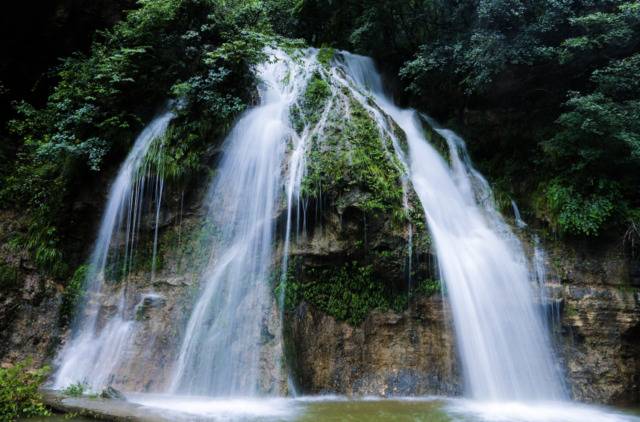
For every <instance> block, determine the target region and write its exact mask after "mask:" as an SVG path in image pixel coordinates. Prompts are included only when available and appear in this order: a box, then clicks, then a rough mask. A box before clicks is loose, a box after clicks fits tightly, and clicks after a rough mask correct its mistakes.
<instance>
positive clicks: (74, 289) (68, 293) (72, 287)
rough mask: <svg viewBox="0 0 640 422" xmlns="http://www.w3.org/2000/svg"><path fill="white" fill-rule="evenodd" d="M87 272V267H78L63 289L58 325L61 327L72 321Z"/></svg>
mask: <svg viewBox="0 0 640 422" xmlns="http://www.w3.org/2000/svg"><path fill="white" fill-rule="evenodd" d="M88 271H89V266H88V265H81V266H79V267H78V268H77V269H76V271H75V272H74V274H73V277H71V279H70V280H69V281H68V282H67V285H66V286H65V288H64V292H63V293H62V305H61V306H60V324H61V325H62V326H65V325H67V324H69V323H70V322H71V320H72V319H73V316H74V313H75V310H76V305H77V304H78V301H79V300H80V298H81V297H82V292H83V286H84V280H85V279H86V277H87V273H88Z"/></svg>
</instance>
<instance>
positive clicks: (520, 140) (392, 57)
mask: <svg viewBox="0 0 640 422" xmlns="http://www.w3.org/2000/svg"><path fill="white" fill-rule="evenodd" d="M272 3H275V4H277V5H279V8H278V7H275V6H272V9H275V10H278V12H279V13H280V15H279V16H280V17H279V21H280V22H287V25H288V29H287V31H288V34H289V35H296V36H303V37H304V38H306V39H307V40H309V41H310V42H312V43H315V44H325V45H328V46H332V47H338V48H346V49H349V50H355V51H357V52H361V53H364V54H369V55H372V56H374V57H375V58H377V59H378V60H379V61H380V63H381V64H382V65H383V67H384V68H385V69H387V70H390V71H392V72H397V74H398V75H399V76H400V77H401V83H402V85H403V86H404V89H405V92H406V97H407V98H406V99H407V100H409V101H411V102H412V103H413V104H414V105H415V106H417V107H419V108H422V109H423V110H426V111H428V112H429V113H431V114H432V115H434V116H435V117H438V118H439V119H441V120H449V121H448V124H449V125H451V126H454V127H456V128H457V129H458V130H459V131H461V132H462V133H463V135H465V137H466V139H467V141H468V145H469V148H470V151H471V153H472V156H473V158H474V160H475V161H476V163H478V164H479V166H480V167H481V170H482V171H483V172H484V173H486V174H488V176H489V178H490V180H492V182H493V183H494V184H495V185H496V186H499V187H500V188H501V189H502V190H503V194H504V195H503V196H504V197H511V198H513V197H515V198H517V199H518V202H519V203H520V205H521V208H522V209H523V211H524V212H525V214H527V215H526V216H525V217H527V218H529V219H531V218H532V217H533V216H534V215H536V216H538V217H539V218H540V219H542V220H543V221H546V222H547V223H548V225H549V227H550V228H551V229H552V230H553V231H555V232H557V233H559V234H562V235H566V236H582V237H596V236H599V235H601V234H602V233H604V232H605V231H607V230H614V231H615V232H617V233H624V232H625V231H626V232H629V228H631V227H637V226H638V221H637V219H636V216H637V215H638V213H637V212H636V210H637V209H638V207H639V206H640V195H639V194H638V192H640V189H639V186H640V173H639V172H638V171H636V169H637V168H638V165H639V164H640V155H639V154H638V146H639V145H640V128H639V126H638V122H639V121H640V120H639V119H638V113H640V102H639V101H640V85H639V84H638V78H637V75H638V73H639V68H638V61H639V59H638V54H640V47H639V45H638V43H637V40H638V38H639V37H640V5H639V4H638V2H637V1H629V0H612V1H606V2H594V1H591V0H579V1H574V2H558V1H542V2H539V1H531V0H500V1H494V0H481V1H477V2H453V3H451V2H444V1H438V0H424V1H392V0H382V1H377V2H361V1H356V0H347V1H343V2H339V3H335V2H332V1H330V0H301V1H299V2H294V1H292V0H280V1H274V2H272ZM286 13H289V16H288V17H283V14H284V15H286ZM462 122H464V124H462ZM532 192H534V194H533V195H532ZM631 231H632V232H633V230H631Z"/></svg>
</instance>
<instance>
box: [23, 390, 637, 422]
mask: <svg viewBox="0 0 640 422" xmlns="http://www.w3.org/2000/svg"><path fill="white" fill-rule="evenodd" d="M127 399H128V400H127V401H126V402H125V401H114V400H102V399H91V398H67V399H64V400H63V402H64V404H65V405H67V406H69V407H70V408H71V409H72V410H73V409H74V408H75V409H89V410H91V411H93V412H97V413H101V414H103V415H112V416H118V417H120V418H123V417H126V418H131V420H138V421H143V422H156V421H157V422H164V421H198V422H200V421H203V422H204V421H225V422H226V421H243V422H244V421H247V422H311V421H314V422H315V421H317V422H334V421H335V422H337V421H349V422H382V421H398V422H400V421H407V422H408V421H413V422H422V421H424V422H449V421H456V422H640V416H639V415H640V414H639V413H638V412H634V411H631V410H624V409H617V408H612V407H603V406H590V405H583V404H577V403H567V402H559V403H537V404H525V403H486V402H474V401H471V400H464V399H450V398H438V397H436V398H423V399H415V398H406V399H394V400H383V399H378V398H364V399H360V400H349V399H346V398H343V397H337V396H321V397H303V398H298V399H284V398H282V399H278V398H276V399H260V400H256V399H211V398H205V397H181V396H167V395H152V394H130V395H127ZM69 420H70V421H75V422H87V421H89V420H90V419H86V418H82V417H69V416H66V417H65V416H54V417H51V418H44V419H30V420H29V421H30V422H58V421H69Z"/></svg>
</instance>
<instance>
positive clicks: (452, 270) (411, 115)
mask: <svg viewBox="0 0 640 422" xmlns="http://www.w3.org/2000/svg"><path fill="white" fill-rule="evenodd" d="M340 70H341V71H342V72H344V73H345V74H346V76H347V79H348V86H350V87H351V89H353V90H354V91H357V92H356V97H357V98H358V97H359V98H360V101H362V102H363V105H366V103H365V100H364V99H363V95H370V96H371V97H372V99H373V101H374V102H375V104H376V106H377V107H378V108H379V109H380V110H382V111H383V112H384V114H386V115H387V116H388V117H389V118H391V119H393V121H394V122H395V123H396V124H397V125H398V126H399V127H400V128H401V129H402V131H403V132H404V134H405V136H406V140H407V144H408V154H407V156H406V158H405V156H404V154H399V156H400V157H401V158H404V159H405V162H406V164H407V167H408V168H409V172H410V178H411V181H412V184H413V187H414V189H415V191H416V193H417V194H418V197H419V198H420V202H421V203H422V206H423V208H424V210H425V213H426V216H425V217H426V221H427V224H428V227H429V231H430V232H431V235H432V237H433V240H434V243H435V249H436V254H437V257H438V265H439V269H440V273H441V278H442V279H443V281H444V282H445V284H446V288H447V297H448V300H449V301H450V303H451V308H452V312H453V320H454V325H455V331H456V336H457V339H458V341H457V344H458V348H459V353H460V357H461V361H462V365H463V371H464V378H465V382H466V384H467V390H468V393H469V395H470V396H471V397H473V398H475V399H483V400H534V401H536V400H559V399H564V398H565V393H564V390H563V385H562V382H561V377H560V374H559V373H558V369H557V368H556V365H555V363H554V358H553V356H552V348H551V345H550V339H549V335H548V332H547V329H546V326H545V323H544V319H543V315H542V314H541V312H540V309H539V307H536V305H535V303H534V297H535V296H534V292H533V290H532V286H531V283H530V279H531V278H530V276H529V270H528V262H527V258H526V256H525V254H524V252H523V250H522V247H521V245H520V243H519V242H518V240H517V239H516V237H515V236H514V235H513V234H512V233H511V231H510V229H509V227H508V226H507V225H506V224H505V223H504V221H503V220H502V218H501V216H500V215H499V214H498V212H497V211H495V208H494V205H493V201H492V194H491V189H490V188H489V185H488V183H487V182H486V181H485V180H484V178H483V177H482V176H481V175H480V174H479V173H478V172H477V171H475V170H474V169H473V167H472V166H471V163H470V161H469V159H468V156H467V154H466V150H465V147H464V143H463V141H462V140H461V139H460V138H459V137H457V136H456V135H455V133H453V132H451V131H449V130H447V129H442V128H438V127H434V129H435V130H436V131H437V132H438V133H439V134H440V136H442V137H443V138H444V139H445V140H446V142H447V143H448V146H449V155H450V162H451V164H450V165H448V164H447V162H446V161H445V160H444V159H443V157H441V156H440V154H439V153H438V152H437V151H436V150H435V149H434V148H433V147H432V146H431V145H430V144H429V142H428V141H427V139H426V138H425V133H424V131H423V128H422V122H421V116H419V115H418V113H416V112H415V111H414V110H411V109H400V108H398V107H397V106H395V105H394V104H393V102H392V100H391V99H390V97H388V96H387V95H386V94H385V92H384V89H383V86H382V82H381V78H380V75H379V74H378V72H377V71H376V69H375V67H374V65H373V62H372V61H371V59H369V58H366V57H362V56H357V55H353V54H349V53H346V52H345V53H342V54H341V66H340ZM358 93H359V94H360V96H357V94H358ZM370 108H371V107H370ZM384 114H383V113H375V114H374V117H375V118H376V120H377V121H378V124H379V125H380V126H381V127H388V126H389V125H388V123H387V122H386V120H385V119H386V116H384Z"/></svg>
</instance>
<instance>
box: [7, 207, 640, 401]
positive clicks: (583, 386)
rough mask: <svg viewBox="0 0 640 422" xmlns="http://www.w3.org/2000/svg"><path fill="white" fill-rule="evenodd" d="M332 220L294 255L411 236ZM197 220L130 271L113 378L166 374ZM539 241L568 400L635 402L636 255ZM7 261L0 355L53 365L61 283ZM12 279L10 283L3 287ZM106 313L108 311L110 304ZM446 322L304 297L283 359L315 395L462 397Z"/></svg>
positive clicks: (394, 266)
mask: <svg viewBox="0 0 640 422" xmlns="http://www.w3.org/2000/svg"><path fill="white" fill-rule="evenodd" d="M347 214H349V213H347ZM352 215H356V216H358V214H357V213H353V214H352ZM338 217H339V216H338V215H337V214H335V215H333V217H332V216H331V213H328V212H327V218H326V219H325V223H324V225H323V226H322V228H321V227H320V226H317V227H316V229H315V230H312V231H310V233H309V234H308V235H307V237H306V240H305V241H303V242H300V243H299V244H298V245H297V246H296V247H294V248H292V261H296V259H297V260H298V264H297V265H298V266H299V267H300V268H301V269H303V268H307V269H308V268H315V269H316V270H319V269H322V268H328V267H330V266H340V265H342V264H343V263H344V262H345V261H347V262H348V261H349V260H352V259H355V260H357V261H358V262H364V261H363V260H364V259H365V258H367V254H369V253H374V252H373V251H376V250H378V251H379V250H380V248H382V250H388V251H391V252H388V253H384V254H382V256H383V257H384V256H395V255H394V251H395V252H397V249H396V248H400V247H401V245H403V243H402V242H403V241H404V240H406V239H404V237H403V236H405V235H406V232H404V231H403V230H400V231H397V230H396V231H394V230H390V229H389V228H388V227H387V226H385V224H377V223H376V224H374V225H373V226H367V228H368V234H369V237H368V243H367V245H366V246H365V245H361V244H359V243H358V241H357V239H358V238H359V237H360V236H362V235H363V231H362V230H364V226H363V225H362V220H361V219H360V218H359V217H358V218H356V219H355V220H354V219H350V218H348V215H347V216H345V215H343V216H342V219H340V218H338ZM200 219H201V214H200V212H199V211H197V209H195V210H190V209H188V208H185V211H184V215H182V216H181V217H180V216H178V215H177V214H173V215H171V214H169V215H168V216H167V217H166V219H165V226H164V228H163V236H162V238H161V239H162V240H163V241H166V242H165V246H163V249H162V254H163V257H164V258H163V259H164V263H163V266H162V269H161V270H160V272H159V273H158V275H157V277H156V279H155V280H154V281H153V282H152V281H151V280H150V277H149V274H148V272H147V271H146V270H140V271H139V272H137V273H134V274H132V279H133V280H134V283H135V284H136V285H137V286H138V289H136V291H135V292H133V293H132V294H134V295H137V298H136V300H135V301H134V302H136V303H138V306H137V307H136V308H135V309H134V308H132V309H131V312H135V313H136V314H137V318H138V320H139V322H140V324H141V325H142V329H141V330H140V331H139V332H138V333H139V334H138V335H139V337H138V338H137V339H136V340H135V344H136V347H135V350H136V353H137V357H136V359H134V361H135V362H137V363H136V365H135V367H132V368H129V369H128V370H126V371H123V373H122V374H121V376H120V377H119V378H117V379H116V380H114V381H115V384H116V385H120V386H127V387H129V388H135V389H142V390H151V391H153V390H157V389H160V388H162V386H163V382H165V381H166V375H167V374H166V371H167V370H168V369H169V367H170V364H169V363H170V362H171V359H172V358H173V356H174V353H175V352H174V351H175V347H176V345H177V344H178V339H179V330H180V327H181V326H182V325H184V322H185V318H186V315H188V311H189V309H190V298H191V295H192V294H193V292H194V291H195V288H196V285H197V281H196V278H195V277H196V276H195V275H194V274H193V273H192V272H189V271H187V272H185V271H184V270H185V268H189V264H188V263H187V261H185V259H187V255H188V256H189V259H194V254H197V251H198V248H199V246H198V242H199V239H200V238H201V237H200V236H203V235H204V234H203V232H202V227H201V226H200V225H199V224H200V223H199V222H200ZM14 221H15V216H11V215H7V214H3V216H2V222H3V223H2V234H3V236H4V238H5V239H6V236H7V234H8V233H10V232H11V231H12V230H15V229H16V228H15V224H16V223H15V222H14ZM374 227H376V228H375V229H374ZM179 231H180V232H181V235H180V236H181V239H180V240H178V232H179ZM402 247H404V246H402ZM545 248H546V251H547V267H548V269H549V273H548V278H547V282H548V287H549V290H550V291H551V292H552V296H553V297H554V298H555V299H556V300H558V301H559V303H560V321H559V322H560V323H559V325H557V326H556V328H555V331H556V342H557V347H558V353H559V355H560V356H561V358H562V360H563V365H564V367H565V370H566V376H567V380H568V384H569V388H570V391H571V393H572V395H573V396H574V397H575V398H576V399H578V400H581V401H590V402H601V403H634V402H637V401H638V399H639V398H640V397H639V392H640V388H639V384H638V383H639V379H640V378H639V377H640V364H639V363H640V362H639V360H640V291H639V286H640V277H639V271H638V261H637V260H632V259H629V258H628V256H627V255H626V254H625V251H624V250H623V247H622V244H621V243H620V242H618V241H611V242H610V243H608V244H601V245H599V246H598V247H588V246H585V245H576V244H568V243H564V242H557V241H556V242H553V241H550V242H547V243H546V244H545ZM398 256H402V255H401V254H400V255H398ZM369 258H371V256H369ZM374 258H375V256H374ZM2 259H3V283H5V284H3V292H2V300H1V301H0V323H1V324H2V329H1V330H0V335H1V336H2V337H1V338H0V360H1V361H2V362H5V363H6V362H13V361H17V360H21V359H24V358H25V357H31V358H33V359H34V363H36V364H40V363H45V362H48V361H50V359H51V358H52V357H53V356H54V352H55V350H56V348H57V346H58V344H59V343H60V341H62V342H64V338H65V336H64V333H65V331H64V329H63V328H61V326H60V317H59V312H60V308H61V304H62V302H63V297H64V294H63V289H62V287H61V286H59V285H58V284H56V282H55V281H54V280H53V279H51V278H48V277H44V276H42V275H40V274H39V273H38V271H36V270H35V268H34V267H33V265H32V264H30V261H29V259H28V257H27V256H25V255H24V254H22V253H21V252H19V251H18V252H16V251H13V250H12V249H11V248H10V245H8V244H6V243H5V244H4V245H3V246H2ZM428 261H429V260H428V259H426V258H424V257H423V259H422V261H420V260H418V262H417V263H416V262H415V261H414V263H413V265H414V266H417V268H416V267H414V273H415V272H416V271H417V272H418V273H420V272H421V271H422V274H423V275H424V274H427V273H428V272H429V271H430V270H429V269H428V268H427V267H428V266H429V264H428ZM420 262H422V264H420ZM405 265H406V261H405V260H404V259H398V258H397V257H396V259H391V258H388V259H387V261H385V260H384V259H378V260H377V262H375V265H373V270H372V280H378V281H382V282H383V283H387V284H388V283H391V284H393V283H397V284H400V285H402V284H404V283H406V279H405V277H404V274H405V272H406V270H405ZM421 265H422V266H423V268H422V269H420V266H421ZM7 268H9V269H11V268H15V269H16V271H15V272H13V270H7ZM431 271H432V270H431ZM300 274H302V275H301V279H302V280H307V281H309V282H313V283H318V282H322V281H323V279H322V277H312V276H308V275H307V276H305V272H304V271H303V270H301V273H300ZM320 274H322V272H320ZM305 277H306V278H305ZM394 280H395V281H394ZM324 281H325V282H328V281H329V280H327V279H324ZM9 282H12V283H15V284H13V287H11V286H9V285H8V284H6V283H9ZM325 287H327V286H325ZM151 289H153V290H154V291H155V292H156V293H158V295H159V296H160V297H144V295H143V292H145V291H147V290H151ZM104 309H105V315H106V314H107V313H108V309H109V306H108V303H107V302H105V307H104ZM450 318H451V316H450V313H449V312H448V310H447V305H446V300H444V301H443V299H442V297H441V295H440V294H438V293H435V294H432V295H418V294H415V295H414V296H411V297H407V301H406V303H405V304H402V306H399V307H398V308H397V309H396V310H394V309H391V308H386V309H375V310H370V312H368V313H367V315H366V317H365V318H364V319H363V320H362V321H359V322H357V323H355V322H353V321H351V322H348V321H345V319H344V318H338V317H336V316H335V315H331V314H330V312H327V311H326V310H322V309H321V306H318V305H317V304H314V303H311V302H310V301H308V300H304V299H303V300H300V301H299V302H297V303H295V304H294V305H293V306H291V307H290V308H289V309H288V311H287V313H286V315H285V331H284V333H285V342H286V345H287V358H288V360H289V364H290V367H291V371H292V375H293V380H294V383H295V384H296V386H297V387H298V389H299V390H300V391H301V392H304V393H313V394H315V393H329V392H333V393H340V394H354V395H367V394H379V395H384V396H393V395H420V394H458V393H461V390H462V387H461V386H462V382H461V377H460V368H459V366H458V363H457V359H456V352H455V342H454V336H453V332H452V327H451V320H450ZM272 325H273V324H272ZM271 329H273V327H271ZM150 350H153V351H154V352H153V353H156V354H158V353H159V355H157V356H153V361H155V362H160V363H161V364H154V365H144V364H140V363H141V362H143V361H144V359H145V358H146V357H148V356H147V355H148V353H149V351H150Z"/></svg>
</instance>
